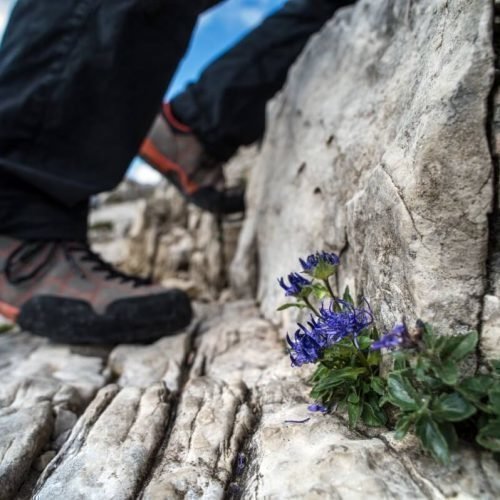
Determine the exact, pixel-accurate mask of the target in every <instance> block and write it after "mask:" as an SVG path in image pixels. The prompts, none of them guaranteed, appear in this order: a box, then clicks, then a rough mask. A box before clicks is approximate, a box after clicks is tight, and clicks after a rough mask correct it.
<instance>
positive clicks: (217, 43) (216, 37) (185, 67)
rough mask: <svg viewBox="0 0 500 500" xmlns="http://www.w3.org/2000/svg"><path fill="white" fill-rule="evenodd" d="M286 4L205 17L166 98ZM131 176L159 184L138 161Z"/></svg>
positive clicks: (0, 9) (226, 9)
mask: <svg viewBox="0 0 500 500" xmlns="http://www.w3.org/2000/svg"><path fill="white" fill-rule="evenodd" d="M58 1H64V0H58ZM186 1H190V0H186ZM14 3H15V0H0V37H1V34H2V32H3V29H4V27H5V24H6V22H7V19H8V13H9V11H10V9H11V8H12V6H13V5H14ZM283 3H284V0H226V1H224V2H221V3H220V4H218V5H216V6H215V7H213V8H211V9H209V10H208V11H206V12H205V13H203V14H202V15H201V16H200V17H199V18H198V23H197V25H196V28H195V30H194V33H193V37H192V39H191V43H190V47H189V50H188V51H187V53H186V56H185V57H184V59H183V60H182V62H181V63H180V65H179V67H178V69H177V73H176V74H175V77H174V79H173V81H172V83H171V85H170V87H169V89H168V90H167V96H168V97H172V96H174V95H175V94H177V93H178V92H179V91H181V90H182V89H183V88H184V86H185V85H186V84H187V83H188V82H190V81H194V80H196V78H197V77H198V75H199V74H200V72H201V71H202V69H203V68H204V67H205V66H206V65H207V64H209V63H210V61H212V60H213V59H215V58H216V57H217V56H218V55H219V54H221V53H222V52H224V51H225V50H227V49H228V48H229V47H231V46H232V45H233V44H234V43H235V42H237V41H238V40H239V39H240V38H241V37H242V36H244V35H245V33H247V32H248V31H250V30H251V29H252V28H254V27H255V26H257V25H258V24H259V23H260V22H261V21H262V20H263V19H264V18H265V17H266V16H267V15H269V13H271V12H272V11H274V10H275V9H277V8H278V7H280V6H281V5H282V4H283ZM129 174H130V175H131V176H132V177H134V178H136V179H137V180H139V181H141V182H156V181H157V180H158V176H157V175H156V172H154V171H152V170H151V169H149V168H147V166H146V165H144V164H143V163H142V162H140V161H137V160H136V161H134V162H133V164H132V168H131V170H130V171H129Z"/></svg>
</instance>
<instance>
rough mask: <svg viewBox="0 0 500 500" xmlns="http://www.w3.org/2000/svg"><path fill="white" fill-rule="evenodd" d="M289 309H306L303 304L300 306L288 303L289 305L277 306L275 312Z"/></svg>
mask: <svg viewBox="0 0 500 500" xmlns="http://www.w3.org/2000/svg"><path fill="white" fill-rule="evenodd" d="M291 307H298V308H299V309H304V308H305V307H307V306H306V305H305V304H300V303H289V304H283V305H282V306H279V307H278V309H276V310H277V311H284V310H285V309H290V308H291Z"/></svg>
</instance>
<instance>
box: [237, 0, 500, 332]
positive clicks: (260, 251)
mask: <svg viewBox="0 0 500 500" xmlns="http://www.w3.org/2000/svg"><path fill="white" fill-rule="evenodd" d="M492 4H493V2H490V1H485V0H453V1H445V0H419V1H411V0H380V1H372V0H361V1H359V2H358V3H357V4H356V5H355V6H354V7H350V8H346V9H343V10H342V11H340V12H339V13H338V15H337V16H335V17H334V19H332V20H331V21H330V22H329V24H328V25H327V26H326V27H325V28H324V29H323V30H322V32H321V33H320V34H319V35H317V36H315V37H314V38H313V39H312V40H311V41H310V43H309V45H308V46H307V48H306V49H305V50H304V52H303V53H302V55H301V56H300V59H299V60H298V62H297V63H296V64H295V65H294V67H293V68H292V70H291V72H290V74H289V76H288V81H287V84H286V86H285V88H284V89H283V91H282V92H281V94H280V95H279V96H278V97H277V98H276V99H275V100H274V101H273V102H272V103H271V106H270V107H269V109H268V120H267V128H266V130H267V133H266V137H265V139H264V142H263V146H262V151H261V154H260V156H259V158H258V160H257V162H256V164H255V169H254V171H253V172H252V177H251V179H250V186H249V195H248V207H249V209H248V211H247V219H246V221H245V224H244V227H243V229H242V237H241V238H240V242H239V248H238V250H237V253H236V260H235V261H233V264H232V270H233V274H234V275H235V276H234V277H233V279H232V281H233V282H235V283H251V281H252V276H251V273H252V272H253V270H252V266H251V265H249V262H250V261H251V255H253V254H257V255H258V260H257V262H258V270H259V276H260V280H259V283H258V299H259V301H260V302H261V304H262V310H263V312H264V313H265V315H266V316H267V317H269V318H272V319H273V320H279V316H280V317H281V316H282V315H281V314H280V315H278V313H276V307H277V306H278V305H279V304H280V301H281V294H280V290H279V289H278V288H277V287H276V276H284V275H286V273H289V272H290V271H291V270H297V266H298V261H297V259H298V257H300V256H302V255H307V254H308V253H310V252H313V251H317V250H322V249H324V250H333V251H336V252H338V253H340V254H341V259H342V269H341V274H340V276H339V282H340V285H341V289H342V291H343V288H344V286H345V284H349V285H350V287H351V289H353V285H354V284H355V285H356V286H355V287H354V288H355V289H356V291H357V292H358V293H363V294H364V295H365V296H366V297H368V298H369V299H370V303H371V305H372V307H373V308H374V310H375V311H376V312H377V315H378V316H380V317H381V318H382V321H383V322H384V326H386V327H388V326H390V325H391V324H393V322H394V321H397V320H399V319H400V317H401V315H403V314H404V315H405V316H406V318H407V319H408V320H409V321H414V320H415V319H416V318H419V317H420V318H422V319H424V320H425V321H429V322H432V323H433V324H434V325H435V326H437V327H440V328H441V329H442V330H443V331H445V332H446V331H449V330H450V329H451V328H458V329H466V328H470V327H473V328H477V327H478V326H479V322H480V317H481V311H482V308H483V296H484V294H485V292H486V285H487V281H486V278H487V275H486V269H487V266H486V264H487V260H488V245H489V235H488V229H489V228H488V215H489V213H490V212H491V211H492V202H493V190H494V177H495V176H494V175H493V163H492V158H491V152H490V148H489V144H488V134H487V131H486V128H485V124H487V122H488V120H489V114H490V111H489V109H488V101H489V96H490V92H491V89H492V85H493V76H494V52H493V44H492V37H493V34H492V29H491V28H492V18H493V5H492Z"/></svg>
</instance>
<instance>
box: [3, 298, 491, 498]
mask: <svg viewBox="0 0 500 500" xmlns="http://www.w3.org/2000/svg"><path fill="white" fill-rule="evenodd" d="M199 310H202V311H203V314H204V316H203V317H201V316H200V322H199V323H198V325H197V327H196V328H193V329H192V330H190V331H189V332H187V333H181V334H179V335H177V336H173V337H170V338H169V339H162V340H160V341H158V342H156V343H155V344H152V345H151V346H144V347H142V348H137V353H136V354H137V356H139V358H140V359H147V356H151V354H150V353H149V351H155V352H156V359H155V363H153V367H154V370H151V371H150V372H147V376H146V375H145V372H144V367H143V366H142V364H141V363H137V362H136V361H137V359H135V358H134V357H131V358H130V357H128V356H130V355H131V353H132V351H130V352H129V350H132V349H133V348H132V347H130V346H118V347H116V348H115V349H114V350H113V351H111V352H110V353H109V354H108V355H107V356H102V353H101V356H102V357H100V358H96V357H95V356H92V352H86V353H85V354H75V353H72V352H70V350H69V349H65V350H62V349H61V348H60V347H58V346H50V345H47V344H45V343H44V342H43V341H39V340H35V341H34V342H35V343H36V345H37V346H38V347H37V348H38V349H42V351H43V350H47V349H51V348H52V349H56V350H57V352H59V357H58V358H54V359H56V360H57V364H58V366H59V367H62V366H64V367H65V369H64V373H65V374H66V376H65V380H66V382H64V383H63V384H65V385H64V387H66V389H65V391H61V390H60V392H59V394H67V395H72V394H73V395H74V394H78V393H79V392H78V391H79V386H78V384H77V383H75V385H72V384H73V382H72V381H74V380H77V379H78V371H79V370H81V369H82V367H85V369H87V370H88V369H89V367H90V366H91V367H93V368H94V369H95V370H96V371H95V372H94V379H95V381H99V382H100V386H101V388H100V389H99V390H98V388H97V387H96V388H95V391H96V393H95V394H94V396H93V397H92V398H90V399H81V400H77V401H78V402H79V403H80V404H81V405H82V406H79V407H78V406H72V405H71V403H70V401H71V399H68V398H66V399H65V398H62V397H58V398H56V397H55V396H54V391H53V390H45V391H42V392H37V393H36V397H33V398H32V399H30V398H21V397H20V396H19V397H18V398H17V399H16V398H8V399H4V400H3V401H4V403H3V406H2V407H1V409H0V430H1V431H2V432H0V483H1V484H2V490H1V493H0V494H1V498H2V499H10V498H18V499H20V498H36V499H40V500H41V499H47V500H48V499H51V500H52V499H56V498H57V499H59V498H64V499H65V500H73V499H75V500H76V499H102V498H112V499H120V500H121V499H124V500H125V499H132V498H141V499H184V498H186V499H224V498H249V499H261V498H266V499H267V498H269V499H288V498H297V499H299V498H301V499H302V498H306V499H319V498H332V499H333V498H335V499H337V498H345V499H349V500H350V499H353V498H354V499H357V498H359V499H362V498H366V497H367V495H368V496H371V497H373V498H395V499H396V498H397V499H400V498H408V499H413V498H432V499H442V498H457V497H459V498H481V499H492V500H493V499H494V498H498V496H499V495H500V468H499V466H498V464H497V463H496V462H494V460H493V459H492V458H491V456H490V455H489V454H488V453H482V454H481V453H478V452H477V451H476V450H471V449H469V448H467V447H464V448H463V449H462V450H461V453H460V454H457V455H455V456H454V457H453V464H452V466H451V467H450V469H445V468H443V467H439V466H437V465H436V464H435V463H434V462H433V461H431V460H430V459H429V458H428V457H425V456H423V455H422V454H420V453H419V452H418V451H417V450H418V447H417V446H416V444H415V443H414V442H412V441H411V439H410V440H406V441H403V442H395V441H394V439H393V438H392V434H391V433H390V432H388V431H386V430H377V432H375V431H374V430H369V429H359V430H357V431H352V430H349V429H348V427H347V426H346V424H345V422H344V417H343V416H342V415H327V416H323V415H319V414H312V413H309V412H308V411H307V408H306V403H307V401H308V396H307V394H308V387H307V384H306V380H307V376H308V372H307V370H302V369H301V370H298V369H294V368H292V367H291V366H290V362H289V359H288V358H287V356H286V355H285V353H284V345H283V342H282V340H281V335H282V332H280V331H279V330H278V329H277V328H276V327H274V326H273V325H272V324H271V323H270V322H269V321H267V320H265V319H263V318H262V316H261V315H260V313H259V311H258V309H257V308H256V307H255V305H254V304H253V303H252V302H251V301H242V302H235V303H230V304H227V305H224V306H222V305H214V306H210V307H207V306H205V307H204V308H202V309H199ZM188 336H191V339H190V341H189V342H188V343H186V337H188ZM20 339H24V340H25V341H26V342H18V340H20ZM29 339H31V337H29V336H28V335H27V334H24V333H20V332H13V333H10V334H7V335H2V336H0V348H1V346H3V345H4V344H8V345H10V346H11V348H12V346H18V348H19V349H20V351H21V352H22V351H23V350H24V352H26V350H27V345H28V343H29ZM185 346H189V353H187V354H188V355H187V356H186V355H185V354H186V352H185V350H184V351H183V349H185ZM35 353H36V350H35V351H32V352H31V354H30V357H29V358H28V360H26V363H27V364H26V371H27V372H28V373H31V371H30V370H29V369H28V368H29V363H30V362H31V363H34V365H33V366H34V367H36V366H38V363H39V359H40V358H44V356H42V355H41V354H40V355H38V356H37V355H35ZM62 353H65V356H66V357H67V361H68V362H67V363H64V362H63V361H62V357H63V354H62ZM124 353H127V355H126V356H125V355H124ZM75 356H76V357H75ZM145 356H146V357H145ZM80 358H82V359H80ZM96 359H99V360H100V363H99V364H98V363H97V362H96V361H95V360H96ZM117 359H120V360H121V361H120V363H121V366H122V371H121V372H117V371H116V366H117V365H116V363H117ZM30 360H31V361H30ZM179 360H181V361H180V365H179V376H178V377H177V378H175V377H174V378H171V377H165V373H166V372H165V369H164V368H165V367H168V366H171V365H176V363H178V362H179ZM85 361H87V362H85ZM129 361H130V362H129ZM170 362H171V363H170ZM71 367H73V368H74V372H73V375H74V376H71V374H72V368H71ZM158 367H160V368H161V369H160V368H158ZM11 369H12V370H13V371H15V368H14V367H11ZM3 370H4V371H3V375H4V377H8V373H9V372H8V369H7V368H4V369H3ZM113 371H114V373H115V379H116V380H117V381H118V383H114V382H113V383H110V382H112V380H111V379H110V378H105V377H104V376H103V375H101V378H99V373H109V374H111V373H113ZM125 371H126V373H127V376H126V377H124V376H123V373H125ZM167 371H168V370H167ZM46 373H48V372H46ZM56 373H57V371H54V372H52V373H51V375H50V376H52V377H54V376H55V374H56ZM84 373H85V370H84ZM87 373H88V372H87ZM120 373H121V374H120ZM135 374H137V376H135ZM117 377H118V378H117ZM29 380H30V378H29V377H28V378H27V381H28V382H27V384H28V385H29ZM172 380H175V381H176V383H175V384H173V385H172V387H171V389H170V390H169V388H168V384H169V381H170V383H171V381H172ZM134 381H137V384H136V383H134ZM19 383H20V385H22V382H19ZM53 383H54V384H55V383H56V382H53ZM57 383H60V384H61V382H57ZM98 385H99V384H98ZM49 387H50V384H49ZM28 392H29V391H28ZM84 393H86V394H87V392H86V391H84ZM16 400H17V402H18V403H17V404H16V403H15V401H16ZM82 401H83V402H82ZM70 408H72V410H70ZM73 412H74V413H73ZM68 414H70V415H75V419H74V420H72V419H71V418H68ZM58 419H59V424H58V423H57V422H58ZM68 426H69V428H70V429H69V433H68V435H67V436H66V438H65V440H64V442H63V443H62V444H61V445H60V446H59V447H56V446H55V437H56V436H55V435H56V434H57V432H56V428H58V427H60V428H61V430H66V432H67V428H68ZM61 430H60V431H58V432H61ZM377 433H378V434H377ZM47 462H48V463H47ZM40 473H41V474H40Z"/></svg>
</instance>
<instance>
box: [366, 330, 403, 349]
mask: <svg viewBox="0 0 500 500" xmlns="http://www.w3.org/2000/svg"><path fill="white" fill-rule="evenodd" d="M409 339H410V337H409V335H408V330H407V328H406V325H405V324H404V323H401V324H399V325H396V326H395V327H394V328H393V329H392V330H391V331H390V332H389V333H386V334H385V335H383V336H382V337H381V338H380V339H379V340H377V341H376V342H374V343H373V344H372V345H371V349H374V350H378V349H394V348H395V347H399V346H401V345H403V344H405V343H407V342H408V341H409Z"/></svg>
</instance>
